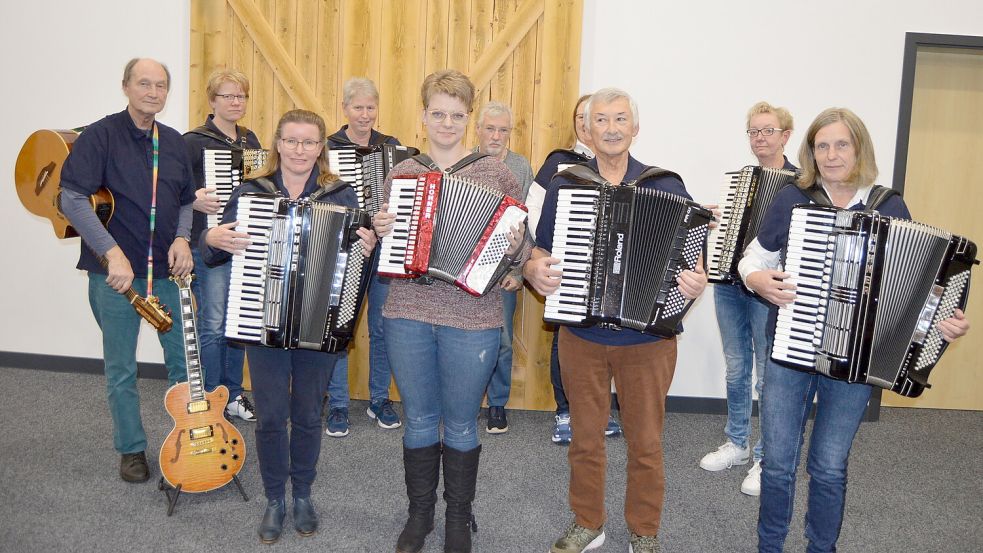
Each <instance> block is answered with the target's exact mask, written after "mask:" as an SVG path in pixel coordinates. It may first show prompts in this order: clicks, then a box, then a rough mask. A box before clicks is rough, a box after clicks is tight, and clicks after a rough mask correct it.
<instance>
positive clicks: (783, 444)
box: [758, 362, 871, 553]
mask: <svg viewBox="0 0 983 553" xmlns="http://www.w3.org/2000/svg"><path fill="white" fill-rule="evenodd" d="M767 371H768V379H767V380H766V381H765V386H764V394H765V395H764V402H763V404H762V406H761V432H762V435H763V437H764V447H765V451H767V452H768V455H766V456H765V458H764V461H763V462H762V464H761V468H762V471H761V504H760V508H759V511H758V551H759V552H762V553H765V552H767V553H771V552H780V551H782V547H783V545H784V543H785V536H786V535H787V534H788V526H789V522H790V521H791V520H792V510H793V508H794V505H795V501H794V500H795V474H796V469H797V467H798V464H799V455H800V453H801V451H802V444H803V442H804V434H805V426H806V421H807V420H808V419H809V413H810V412H811V411H812V407H813V398H818V401H817V404H816V420H815V422H814V423H813V428H812V436H811V438H810V444H809V454H808V460H807V462H806V471H807V472H808V473H809V476H810V480H809V500H808V504H807V505H808V507H807V510H806V519H805V535H806V539H807V540H808V541H809V546H808V548H807V549H806V551H808V552H809V553H818V552H826V551H836V540H837V538H838V537H839V535H840V526H842V524H843V506H844V503H845V499H846V480H847V478H846V469H847V459H848V457H849V456H850V446H851V445H852V444H853V438H854V436H855V435H856V434H857V429H858V428H859V427H860V421H861V419H862V418H863V416H864V410H865V408H866V406H867V401H868V400H869V399H870V392H871V387H870V386H867V385H864V384H848V383H846V382H843V381H839V380H833V379H831V378H827V377H825V376H821V375H818V374H809V373H804V372H800V371H797V370H794V369H789V368H786V367H783V366H781V365H779V364H777V363H774V362H771V363H769V364H768V369H767Z"/></svg>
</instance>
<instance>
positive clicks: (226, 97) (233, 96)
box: [215, 94, 249, 102]
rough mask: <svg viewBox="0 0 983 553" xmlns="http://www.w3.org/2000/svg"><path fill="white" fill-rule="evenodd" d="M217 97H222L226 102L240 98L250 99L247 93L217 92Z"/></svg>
mask: <svg viewBox="0 0 983 553" xmlns="http://www.w3.org/2000/svg"><path fill="white" fill-rule="evenodd" d="M215 97H216V98H221V99H223V100H225V101H226V102H231V101H232V100H239V101H240V102H245V101H246V100H248V99H249V95H247V94H216V95H215Z"/></svg>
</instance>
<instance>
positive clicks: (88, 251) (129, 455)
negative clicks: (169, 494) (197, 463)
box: [60, 58, 225, 482]
mask: <svg viewBox="0 0 983 553" xmlns="http://www.w3.org/2000/svg"><path fill="white" fill-rule="evenodd" d="M122 85H123V94H125V95H126V98H127V100H128V101H129V102H128V104H127V106H126V109H124V110H123V111H121V112H119V113H115V114H113V115H107V116H106V117H104V118H103V119H100V120H99V121H96V122H95V123H93V124H91V125H89V126H88V127H86V128H85V131H84V132H83V133H82V134H80V135H79V137H78V140H76V141H75V145H74V146H73V147H72V153H71V154H70V155H69V156H68V159H66V160H65V165H64V166H63V167H62V171H61V187H62V191H61V198H60V201H61V204H60V207H61V210H62V212H63V213H64V214H65V216H66V217H67V218H68V220H69V222H70V223H71V224H72V226H73V227H75V229H76V230H78V233H79V235H81V236H82V249H81V253H80V256H79V262H78V268H79V269H81V270H83V271H87V272H88V276H89V305H90V306H91V307H92V315H93V316H94V317H95V319H96V323H97V324H98V325H99V328H100V330H102V350H103V360H104V361H105V366H104V370H105V373H106V393H107V400H108V403H109V412H110V414H111V415H112V418H113V446H114V447H115V448H116V451H117V452H118V453H119V454H120V467H119V475H120V478H122V479H123V480H124V481H126V482H146V481H147V480H148V479H149V478H150V466H152V464H156V463H152V464H148V462H147V455H146V449H147V434H146V432H145V431H144V429H143V422H142V420H141V418H140V393H139V391H138V389H137V359H136V351H137V337H138V335H139V333H140V316H139V315H138V314H137V312H136V311H134V309H133V307H132V306H131V305H130V301H129V300H128V299H127V297H126V296H125V295H124V292H126V291H127V290H128V289H130V287H131V286H132V287H133V290H134V291H136V293H138V294H140V295H147V296H149V295H154V296H156V297H158V298H159V299H160V300H161V302H162V303H164V304H165V305H168V306H170V307H171V308H172V309H174V310H177V309H179V308H180V305H181V303H180V299H179V297H178V289H177V285H176V284H175V283H174V282H172V281H170V280H168V278H167V277H168V275H175V276H179V277H183V276H187V275H188V274H189V273H191V270H192V269H193V268H194V259H193V258H192V255H191V246H190V242H191V224H192V216H193V213H192V204H193V203H194V201H195V180H194V174H193V172H192V168H191V160H190V159H189V157H188V149H187V147H186V146H185V144H184V140H183V139H182V138H181V133H179V132H177V131H176V130H174V129H172V128H171V127H168V126H167V125H164V124H162V123H160V122H159V121H157V114H158V113H160V112H161V111H162V110H163V109H164V104H165V103H166V102H167V94H168V92H169V91H170V89H171V74H170V71H168V69H167V67H166V66H165V65H164V64H162V63H160V62H159V61H156V60H152V59H147V58H133V59H132V60H130V61H129V63H127V64H126V67H125V68H124V69H123V83H122ZM101 187H105V188H107V189H108V190H109V191H110V192H112V194H113V197H114V198H115V201H116V209H115V211H114V212H113V218H112V219H110V221H109V223H108V225H107V226H106V227H103V226H102V224H101V223H100V222H99V219H98V217H96V214H95V212H93V211H92V207H91V205H90V204H89V196H90V195H92V194H95V193H96V191H97V190H99V189H100V188H101ZM100 261H102V263H100ZM174 319H175V321H174V322H175V325H174V328H173V329H172V330H170V331H168V332H164V333H158V334H157V338H158V340H159V341H160V345H161V347H162V348H163V350H164V365H165V366H166V367H167V380H168V382H169V383H170V384H171V385H173V384H176V383H177V382H179V381H182V380H187V368H186V362H185V351H184V335H183V333H182V332H181V330H179V328H180V326H179V325H180V318H179V317H177V316H175V317H174ZM221 408H223V409H224V408H225V406H224V405H223V406H221Z"/></svg>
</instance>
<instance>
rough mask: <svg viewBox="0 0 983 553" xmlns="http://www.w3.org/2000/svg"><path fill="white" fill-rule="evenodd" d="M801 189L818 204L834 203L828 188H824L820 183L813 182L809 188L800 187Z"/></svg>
mask: <svg viewBox="0 0 983 553" xmlns="http://www.w3.org/2000/svg"><path fill="white" fill-rule="evenodd" d="M800 190H802V193H803V194H805V196H806V197H807V198H809V199H810V200H812V203H814V204H816V205H833V200H831V199H829V195H828V194H826V190H824V189H823V187H822V186H820V185H818V184H815V183H813V185H812V186H810V187H809V188H805V189H801V188H800Z"/></svg>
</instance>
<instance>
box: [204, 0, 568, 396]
mask: <svg viewBox="0 0 983 553" xmlns="http://www.w3.org/2000/svg"><path fill="white" fill-rule="evenodd" d="M582 12H583V2H582V0H192V2H191V84H190V88H191V96H190V120H189V122H188V125H189V128H191V127H195V126H198V125H200V124H201V123H202V122H203V121H204V119H205V116H206V115H207V114H208V113H209V108H208V102H207V98H206V97H205V86H206V84H207V80H208V75H209V74H210V73H211V72H212V71H214V70H215V69H219V68H234V69H237V70H239V71H242V72H243V73H245V74H246V75H247V76H248V77H249V79H250V83H251V85H252V88H251V90H250V99H249V106H248V114H247V116H246V117H245V119H244V120H243V121H242V123H243V124H244V125H246V126H247V127H249V128H251V129H252V130H253V131H255V132H256V134H257V135H258V136H259V138H260V140H261V141H262V143H263V145H264V146H269V145H270V139H271V137H272V136H273V131H274V125H276V121H277V119H278V118H279V116H280V115H281V114H282V113H284V112H285V111H288V110H290V109H293V108H295V107H301V108H305V109H310V110H313V111H316V112H318V113H320V114H321V115H322V116H323V117H324V118H325V121H326V122H327V124H328V127H329V132H333V131H334V130H335V129H337V128H338V127H340V126H341V125H342V124H343V123H344V118H343V117H342V113H341V87H342V84H343V83H344V81H345V80H347V79H348V78H350V77H368V78H370V79H372V80H373V81H375V83H376V86H377V87H378V88H379V92H380V95H381V98H380V105H379V119H378V123H377V128H378V129H379V130H380V131H382V132H384V133H386V134H391V135H393V136H396V137H398V138H399V140H400V142H402V143H403V144H407V145H411V146H417V147H419V148H421V149H423V148H425V147H426V144H425V137H424V133H423V129H422V125H421V121H420V116H421V112H422V105H421V100H420V85H421V84H422V82H423V79H424V77H426V75H427V74H429V73H431V72H433V71H436V70H439V69H444V68H453V69H458V70H460V71H462V72H464V73H465V74H467V75H468V76H469V77H470V78H471V80H472V81H473V82H474V84H475V86H476V87H478V89H479V94H478V99H477V101H476V105H475V108H476V109H477V108H478V107H480V105H481V104H482V103H484V102H486V101H488V100H497V101H500V102H503V103H505V104H507V105H510V106H511V107H512V109H513V111H514V112H515V121H514V122H513V126H514V130H513V132H512V139H511V143H510V148H511V149H512V150H514V151H516V152H518V153H520V154H522V155H524V156H526V157H527V158H529V159H530V161H531V162H532V165H533V169H534V170H535V169H538V167H539V164H541V163H542V160H543V158H544V157H545V156H546V154H547V153H549V152H550V151H551V150H552V149H554V148H559V147H566V146H569V145H570V144H571V143H572V142H573V129H572V126H571V123H572V122H571V120H570V119H571V118H570V113H571V112H572V110H573V103H574V102H575V101H576V99H577V98H578V97H579V96H580V90H579V89H578V85H579V80H580V38H581V23H582V21H581V20H582ZM468 144H471V145H476V144H477V141H476V140H475V138H474V121H473V120H471V121H469V131H468ZM542 312H543V307H542V300H541V299H540V298H537V297H536V296H535V295H534V294H532V293H531V292H529V291H528V290H526V291H525V292H524V293H523V294H522V297H521V299H520V301H519V306H518V308H517V309H516V324H515V342H514V356H513V373H512V396H511V399H510V402H509V406H510V407H513V408H520V409H552V408H553V407H554V404H553V396H552V391H551V387H550V380H549V353H550V341H551V334H550V333H548V332H546V330H545V329H544V327H543V324H542ZM363 315H364V314H363ZM367 375H368V331H367V327H366V318H365V317H364V316H363V317H362V320H361V323H360V325H359V331H358V340H357V342H356V345H355V347H354V349H352V350H351V353H350V357H349V381H350V385H351V389H352V397H353V398H356V399H366V398H367V397H368V379H367Z"/></svg>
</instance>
